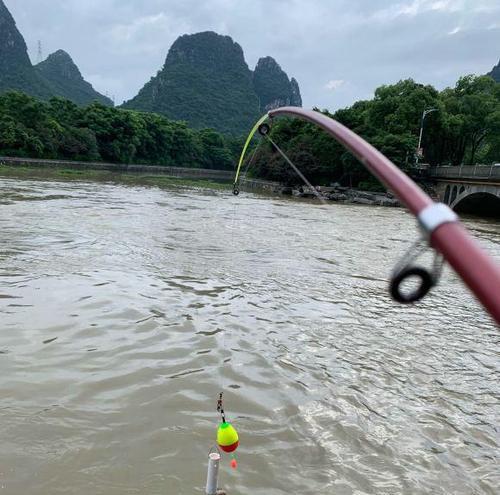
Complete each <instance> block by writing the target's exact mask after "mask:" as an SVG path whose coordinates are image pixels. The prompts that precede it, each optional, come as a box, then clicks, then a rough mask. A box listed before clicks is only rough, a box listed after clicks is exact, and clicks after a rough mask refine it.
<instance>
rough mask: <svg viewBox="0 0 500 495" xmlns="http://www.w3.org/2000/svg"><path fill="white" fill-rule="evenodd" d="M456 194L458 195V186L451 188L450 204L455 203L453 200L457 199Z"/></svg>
mask: <svg viewBox="0 0 500 495" xmlns="http://www.w3.org/2000/svg"><path fill="white" fill-rule="evenodd" d="M457 194H458V186H453V187H452V188H451V198H450V204H453V203H454V202H455V200H456V199H457Z"/></svg>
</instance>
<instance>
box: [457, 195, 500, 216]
mask: <svg viewBox="0 0 500 495" xmlns="http://www.w3.org/2000/svg"><path fill="white" fill-rule="evenodd" d="M461 196H462V197H461ZM451 206H452V207H453V209H454V210H455V211H456V212H457V213H470V214H473V215H481V216H485V217H494V218H500V197H499V196H497V195H495V194H493V193H489V192H474V193H472V194H467V193H465V194H463V195H459V197H458V199H457V201H456V202H455V203H454V204H453V202H452V203H451Z"/></svg>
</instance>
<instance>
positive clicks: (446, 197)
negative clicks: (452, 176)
mask: <svg viewBox="0 0 500 495" xmlns="http://www.w3.org/2000/svg"><path fill="white" fill-rule="evenodd" d="M450 193H451V186H450V185H449V184H448V185H447V186H446V189H445V192H444V203H445V204H446V205H449V204H450Z"/></svg>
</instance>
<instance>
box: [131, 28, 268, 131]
mask: <svg viewBox="0 0 500 495" xmlns="http://www.w3.org/2000/svg"><path fill="white" fill-rule="evenodd" d="M124 107H125V108H130V109H134V110H141V111H149V112H156V113H160V114H163V115H165V116H167V117H168V118H170V119H174V120H184V121H186V122H187V123H188V124H189V125H190V126H192V127H195V128H205V127H210V128H213V129H216V130H218V131H221V132H225V133H227V134H240V133H241V134H243V133H244V132H246V131H247V130H248V129H250V128H251V126H252V125H253V123H254V122H255V120H256V119H257V118H258V115H259V102H258V98H257V96H256V94H255V92H254V89H253V84H252V72H251V71H250V69H249V68H248V65H247V63H246V62H245V57H244V54H243V49H242V48H241V46H240V45H239V44H238V43H236V42H234V41H233V39H232V38H231V37H229V36H223V35H220V34H217V33H215V32H213V31H205V32H201V33H196V34H186V35H183V36H180V37H179V38H177V40H176V41H175V42H174V44H173V45H172V47H171V48H170V50H169V52H168V55H167V58H166V61H165V65H164V66H163V68H162V69H161V70H160V71H159V72H158V74H157V75H156V76H155V77H153V78H152V79H151V80H150V81H149V82H148V83H147V84H146V85H145V86H144V87H143V88H142V89H141V91H140V92H139V94H138V95H137V96H136V97H135V98H133V99H132V100H130V101H128V102H125V103H124Z"/></svg>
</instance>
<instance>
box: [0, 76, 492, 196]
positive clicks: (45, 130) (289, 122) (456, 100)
mask: <svg viewBox="0 0 500 495" xmlns="http://www.w3.org/2000/svg"><path fill="white" fill-rule="evenodd" d="M426 109H434V110H435V111H434V112H432V113H430V114H429V115H428V116H427V118H426V120H425V132H424V139H423V144H422V146H423V150H424V156H423V161H425V162H426V163H430V164H431V165H438V164H439V165H460V164H464V165H471V164H477V163H482V164H489V163H494V162H499V161H500V84H499V83H496V82H495V81H494V80H493V79H492V78H490V77H487V76H481V77H476V76H466V77H463V78H461V79H460V80H459V81H458V83H457V84H456V86H455V87H454V88H448V89H445V90H443V91H441V92H440V91H437V90H436V89H435V88H433V87H432V86H425V85H422V84H418V83H416V82H415V81H413V80H411V79H408V80H404V81H400V82H398V83H397V84H394V85H388V86H382V87H380V88H378V89H377V90H376V92H375V97H374V98H373V99H372V100H367V101H359V102H357V103H355V104H354V105H353V106H351V107H349V108H346V109H341V110H338V111H336V112H335V113H334V114H329V113H328V112H327V111H324V113H326V114H328V115H331V116H332V117H333V118H335V119H336V120H338V121H340V122H341V123H343V124H344V125H346V126H347V127H349V128H350V129H352V130H354V131H355V132H357V133H358V134H360V135H361V136H362V137H364V138H365V139H367V140H368V141H369V142H370V143H371V144H373V145H374V146H376V147H377V148H378V149H380V150H381V151H382V152H383V153H384V154H385V155H387V156H388V157H389V158H390V159H391V160H392V161H393V162H394V163H395V164H396V165H398V166H399V167H401V168H403V169H407V168H409V167H410V166H411V164H412V163H414V160H415V150H416V148H417V145H418V135H419V129H420V124H421V117H422V112H423V111H424V110H426ZM272 137H273V139H274V140H275V141H276V142H277V143H278V144H279V145H280V146H281V147H282V148H283V149H284V151H285V152H286V153H287V155H288V156H289V157H290V158H291V159H292V161H294V162H295V164H296V165H297V166H298V167H299V168H300V169H301V170H302V172H303V173H304V174H305V175H306V176H308V178H309V179H310V180H311V181H312V182H313V183H315V184H328V183H331V182H340V183H342V184H343V185H352V186H360V187H364V188H374V187H377V184H376V182H375V181H374V179H372V178H371V176H370V175H369V174H368V172H366V170H365V169H364V167H363V166H362V165H361V164H359V163H358V162H357V160H356V159H355V158H354V157H353V156H352V155H351V154H350V153H348V152H347V151H345V150H344V149H343V148H342V147H341V146H340V145H339V144H337V143H336V142H335V141H334V140H333V139H332V138H331V137H330V136H328V135H327V134H326V133H325V132H323V131H322V130H321V129H319V128H317V127H315V126H313V125H312V124H308V123H306V122H303V121H300V120H293V119H279V120H277V121H276V122H274V123H273V126H272ZM242 141H243V136H241V137H227V136H224V135H222V134H220V133H218V132H216V131H215V130H212V129H201V130H194V129H190V128H189V127H188V126H187V124H185V123H183V122H176V121H171V120H169V119H167V118H165V117H163V116H160V115H158V114H154V113H142V112H136V111H131V110H124V109H117V108H111V107H107V106H104V105H101V104H99V103H93V104H91V105H89V106H87V107H78V106H77V105H75V104H74V103H72V102H70V101H68V100H64V99H61V98H53V99H51V100H49V101H48V102H41V101H39V100H36V99H35V98H33V97H30V96H27V95H25V94H22V93H16V92H13V93H8V94H5V95H3V96H0V154H2V155H13V156H29V157H40V158H59V159H74V160H102V161H108V162H115V163H131V162H134V163H143V164H159V165H177V166H186V167H204V168H218V169H231V168H233V167H234V164H235V162H236V160H237V157H238V154H239V151H240V149H241V144H242ZM249 172H250V175H253V176H256V177H260V178H265V179H271V180H277V181H281V182H283V183H293V182H295V183H297V182H298V179H297V177H296V176H295V175H294V173H293V171H292V170H291V169H290V167H289V166H288V165H287V164H286V163H285V162H284V161H283V160H282V158H281V156H280V155H279V154H278V153H277V152H276V150H274V149H273V147H272V146H271V145H269V144H268V143H267V142H265V141H262V142H261V145H260V146H259V148H258V150H257V153H256V160H255V162H254V164H253V165H252V167H251V169H250V171H249Z"/></svg>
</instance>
